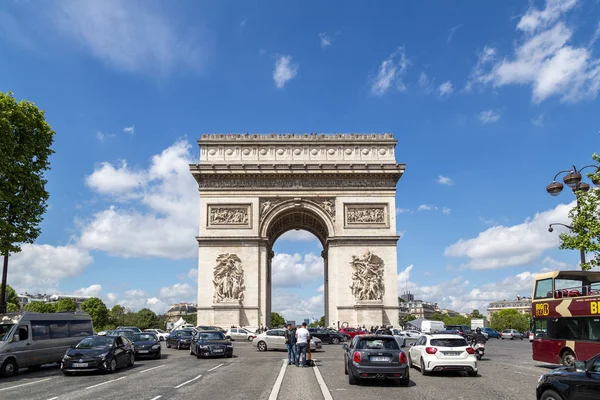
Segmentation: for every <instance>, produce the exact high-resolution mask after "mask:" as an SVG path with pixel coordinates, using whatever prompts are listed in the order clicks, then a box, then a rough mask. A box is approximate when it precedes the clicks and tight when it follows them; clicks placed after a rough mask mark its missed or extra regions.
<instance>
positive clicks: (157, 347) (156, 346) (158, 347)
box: [152, 344, 160, 350]
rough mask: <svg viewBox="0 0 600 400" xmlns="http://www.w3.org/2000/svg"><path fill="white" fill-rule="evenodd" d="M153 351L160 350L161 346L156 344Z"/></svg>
mask: <svg viewBox="0 0 600 400" xmlns="http://www.w3.org/2000/svg"><path fill="white" fill-rule="evenodd" d="M152 348H153V349H155V350H156V349H160V344H155V345H154V346H152Z"/></svg>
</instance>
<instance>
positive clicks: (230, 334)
mask: <svg viewBox="0 0 600 400" xmlns="http://www.w3.org/2000/svg"><path fill="white" fill-rule="evenodd" d="M256 336H257V335H256V333H251V332H249V331H247V330H246V329H244V328H231V329H229V330H228V331H227V332H226V333H225V337H226V338H227V339H231V340H248V341H252V340H253V339H254V338H255V337H256Z"/></svg>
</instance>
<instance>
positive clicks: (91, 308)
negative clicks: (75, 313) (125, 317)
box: [81, 297, 108, 329]
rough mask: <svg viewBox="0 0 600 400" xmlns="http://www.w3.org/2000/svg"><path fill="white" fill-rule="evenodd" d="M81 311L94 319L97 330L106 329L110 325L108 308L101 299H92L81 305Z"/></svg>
mask: <svg viewBox="0 0 600 400" xmlns="http://www.w3.org/2000/svg"><path fill="white" fill-rule="evenodd" d="M81 309H82V310H83V311H84V312H85V313H87V314H88V315H89V316H90V317H91V318H92V322H93V324H94V326H95V327H96V329H99V328H105V327H106V325H107V324H108V308H106V305H105V304H104V302H103V301H102V300H100V299H99V298H97V297H90V298H89V299H87V300H86V301H84V302H83V303H81Z"/></svg>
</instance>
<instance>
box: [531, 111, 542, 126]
mask: <svg viewBox="0 0 600 400" xmlns="http://www.w3.org/2000/svg"><path fill="white" fill-rule="evenodd" d="M531 123H532V124H533V125H535V126H537V127H540V128H542V127H543V126H544V114H540V115H539V116H537V117H535V118H534V119H532V120H531Z"/></svg>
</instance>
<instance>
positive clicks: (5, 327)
mask: <svg viewBox="0 0 600 400" xmlns="http://www.w3.org/2000/svg"><path fill="white" fill-rule="evenodd" d="M13 326H15V324H0V342H3V341H6V340H8V332H9V331H10V329H11V328H12V327H13Z"/></svg>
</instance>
